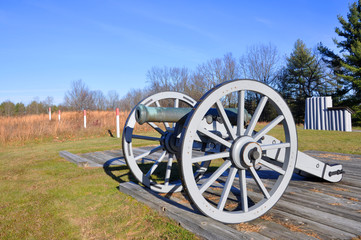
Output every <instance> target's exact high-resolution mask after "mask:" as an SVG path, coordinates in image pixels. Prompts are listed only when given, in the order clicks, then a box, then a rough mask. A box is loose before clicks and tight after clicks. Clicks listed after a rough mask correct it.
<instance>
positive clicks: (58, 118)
mask: <svg viewBox="0 0 361 240" xmlns="http://www.w3.org/2000/svg"><path fill="white" fill-rule="evenodd" d="M58 119H59V122H60V110H59V112H58Z"/></svg>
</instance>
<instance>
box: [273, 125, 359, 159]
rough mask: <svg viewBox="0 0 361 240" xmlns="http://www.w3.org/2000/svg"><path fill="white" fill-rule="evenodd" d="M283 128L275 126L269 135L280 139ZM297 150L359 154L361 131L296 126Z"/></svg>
mask: <svg viewBox="0 0 361 240" xmlns="http://www.w3.org/2000/svg"><path fill="white" fill-rule="evenodd" d="M282 131H283V128H281V126H276V127H275V128H274V129H272V131H271V132H270V133H269V135H271V136H274V137H276V138H279V139H282V137H283V132H282ZM297 134H298V150H299V151H301V152H302V151H306V150H316V151H326V152H336V153H347V154H359V155H361V132H340V131H320V130H305V129H303V127H301V126H298V127H297Z"/></svg>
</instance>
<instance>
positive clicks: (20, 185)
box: [0, 127, 361, 239]
mask: <svg viewBox="0 0 361 240" xmlns="http://www.w3.org/2000/svg"><path fill="white" fill-rule="evenodd" d="M273 131H274V132H273V133H271V135H274V136H275V137H277V134H279V132H278V127H276V128H275V129H274V130H273ZM99 135H101V137H99ZM298 138H299V149H300V150H301V151H305V150H319V151H330V152H341V153H352V154H361V132H351V133H345V132H335V131H312V130H303V129H302V128H301V127H299V129H298ZM120 146H121V142H120V140H119V139H116V138H110V137H109V136H107V134H106V130H105V129H103V133H101V132H100V133H99V134H95V135H94V136H89V135H86V134H83V135H81V136H80V137H70V138H64V139H62V140H59V139H58V138H56V137H48V138H43V139H37V140H27V141H25V142H23V141H22V140H19V142H16V141H15V140H14V141H13V142H12V144H4V145H2V147H1V149H0V166H1V167H0V176H1V177H0V192H1V194H0V239H194V238H196V236H194V235H193V234H192V233H189V232H188V231H186V230H184V229H183V228H181V227H180V226H178V225H177V224H176V223H175V222H173V221H171V220H169V219H168V218H165V217H162V216H160V215H159V214H158V213H156V212H154V211H153V210H151V209H149V208H148V207H147V206H145V205H143V204H141V203H138V202H137V201H136V200H134V199H133V198H131V197H129V196H127V195H126V194H123V193H121V192H119V191H118V190H117V189H116V187H117V185H118V184H119V183H118V181H128V180H129V177H130V176H129V174H128V170H127V168H126V167H120V168H119V169H118V171H115V172H113V174H115V175H116V176H117V180H118V181H115V180H114V179H113V178H111V177H110V176H108V175H107V174H106V173H105V172H104V170H103V169H102V168H97V169H92V168H79V167H77V166H75V165H74V164H71V163H69V162H67V161H66V160H64V159H62V158H61V157H60V156H59V151H62V150H66V151H70V152H72V153H85V152H93V151H101V150H109V149H120Z"/></svg>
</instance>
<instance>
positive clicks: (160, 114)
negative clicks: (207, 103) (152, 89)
mask: <svg viewBox="0 0 361 240" xmlns="http://www.w3.org/2000/svg"><path fill="white" fill-rule="evenodd" d="M191 111H192V108H173V107H147V106H145V105H143V104H140V105H138V106H137V108H136V110H135V119H136V121H137V122H138V123H139V124H143V123H146V122H178V121H179V120H180V119H182V118H183V117H184V116H186V115H187V114H188V113H190V112H191ZM225 111H226V114H227V116H228V118H229V120H230V122H231V124H233V125H237V113H238V109H237V108H225ZM205 117H206V120H207V122H208V123H211V122H212V121H213V120H215V119H217V120H219V119H220V118H219V114H218V111H217V109H215V108H211V109H209V110H208V112H207V113H206V115H205ZM249 120H251V115H250V114H249V113H248V111H247V110H246V109H245V110H244V121H245V123H247V122H248V121H249Z"/></svg>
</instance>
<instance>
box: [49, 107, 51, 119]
mask: <svg viewBox="0 0 361 240" xmlns="http://www.w3.org/2000/svg"><path fill="white" fill-rule="evenodd" d="M49 121H51V107H49Z"/></svg>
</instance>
